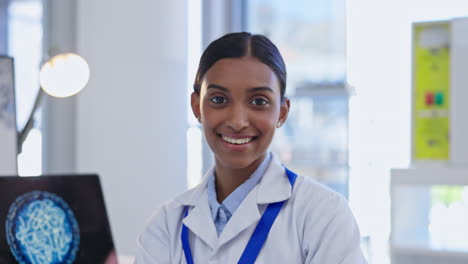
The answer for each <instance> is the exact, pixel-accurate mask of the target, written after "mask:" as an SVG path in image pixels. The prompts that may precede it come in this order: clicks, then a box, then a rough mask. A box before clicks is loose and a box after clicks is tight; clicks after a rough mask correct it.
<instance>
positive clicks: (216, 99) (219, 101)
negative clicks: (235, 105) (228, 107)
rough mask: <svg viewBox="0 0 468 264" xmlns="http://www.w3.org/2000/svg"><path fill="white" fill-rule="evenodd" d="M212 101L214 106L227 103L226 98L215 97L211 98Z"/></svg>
mask: <svg viewBox="0 0 468 264" xmlns="http://www.w3.org/2000/svg"><path fill="white" fill-rule="evenodd" d="M210 101H211V102H212V103H214V104H223V103H226V101H227V100H226V98H224V97H222V96H215V97H212V98H210Z"/></svg>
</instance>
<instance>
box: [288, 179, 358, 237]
mask: <svg viewBox="0 0 468 264" xmlns="http://www.w3.org/2000/svg"><path fill="white" fill-rule="evenodd" d="M291 204H292V206H293V208H294V211H296V212H297V214H298V215H297V216H298V218H299V219H301V220H302V221H303V223H304V224H306V223H307V224H310V225H314V226H317V227H321V228H322V229H323V228H325V227H326V226H328V225H329V224H331V223H333V222H335V221H337V220H339V221H341V222H348V223H350V224H351V225H354V222H355V220H354V216H353V214H352V212H351V210H350V208H349V206H348V201H347V200H346V198H344V197H343V195H341V194H339V193H337V192H335V191H333V190H331V189H329V188H328V187H326V186H324V185H323V184H321V183H319V182H317V181H315V180H314V179H312V178H310V177H306V176H298V177H297V180H296V183H295V184H294V187H293V192H292V196H291Z"/></svg>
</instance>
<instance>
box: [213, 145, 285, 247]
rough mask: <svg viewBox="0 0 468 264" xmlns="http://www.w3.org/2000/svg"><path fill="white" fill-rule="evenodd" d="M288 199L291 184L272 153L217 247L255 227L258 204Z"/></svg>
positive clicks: (258, 212)
mask: <svg viewBox="0 0 468 264" xmlns="http://www.w3.org/2000/svg"><path fill="white" fill-rule="evenodd" d="M289 197H291V184H290V183H289V180H288V177H287V175H286V172H285V169H284V167H283V166H282V165H281V161H280V160H279V158H278V157H277V156H276V155H275V154H273V153H272V159H271V162H270V164H269V166H268V168H267V170H266V172H265V175H263V177H262V180H261V181H260V183H259V184H258V185H257V186H255V188H253V189H252V191H251V192H250V193H249V194H248V195H247V196H246V197H245V199H244V201H242V203H241V204H240V205H239V208H237V210H236V211H235V212H234V214H233V215H232V217H231V219H230V220H229V222H228V223H227V224H226V227H225V228H224V230H223V232H221V236H220V237H219V242H218V245H217V247H218V248H219V247H221V246H222V245H223V244H225V243H227V242H229V241H230V240H231V239H233V238H234V237H236V236H237V235H238V234H239V233H241V232H242V231H244V230H245V229H246V228H248V227H250V226H251V225H253V224H255V225H256V224H257V223H258V221H259V220H260V218H261V214H260V211H259V205H260V204H269V203H274V202H279V201H284V200H287V199H289Z"/></svg>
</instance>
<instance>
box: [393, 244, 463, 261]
mask: <svg viewBox="0 0 468 264" xmlns="http://www.w3.org/2000/svg"><path fill="white" fill-rule="evenodd" d="M392 254H397V255H411V256H417V255H423V256H427V257H431V256H432V257H450V258H455V259H464V260H468V251H463V250H453V249H442V248H430V247H416V246H412V247H410V246H408V247H405V246H393V247H392Z"/></svg>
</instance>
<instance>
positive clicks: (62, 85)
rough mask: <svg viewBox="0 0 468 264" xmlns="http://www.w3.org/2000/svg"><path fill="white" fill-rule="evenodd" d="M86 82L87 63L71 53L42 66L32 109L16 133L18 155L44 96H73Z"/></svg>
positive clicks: (87, 74) (87, 76)
mask: <svg viewBox="0 0 468 264" xmlns="http://www.w3.org/2000/svg"><path fill="white" fill-rule="evenodd" d="M88 80H89V66H88V63H86V61H85V60H84V59H83V58H82V57H80V56H79V55H76V54H73V53H62V54H58V55H56V56H53V57H52V58H50V59H49V60H47V61H46V62H45V63H44V64H43V65H42V67H41V71H40V73H39V82H40V89H39V91H38V93H37V97H36V100H35V102H34V106H33V109H32V110H31V114H30V115H29V118H28V121H27V122H26V125H25V126H24V128H23V130H21V131H19V133H18V153H21V151H22V145H23V142H24V141H25V140H26V138H27V136H28V134H29V131H30V130H31V129H32V128H33V127H34V122H35V118H34V115H35V112H36V111H37V109H38V108H39V106H40V105H41V102H42V98H43V97H44V94H45V93H46V94H48V95H49V96H53V97H59V98H62V97H69V96H73V95H75V94H77V93H79V92H80V91H81V90H82V89H83V88H84V87H85V86H86V84H87V83H88Z"/></svg>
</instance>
